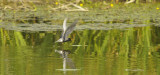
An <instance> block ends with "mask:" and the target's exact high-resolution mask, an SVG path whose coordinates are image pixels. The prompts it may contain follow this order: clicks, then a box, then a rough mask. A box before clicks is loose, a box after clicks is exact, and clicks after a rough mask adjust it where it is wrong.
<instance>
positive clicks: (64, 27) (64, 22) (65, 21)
mask: <svg viewBox="0 0 160 75" xmlns="http://www.w3.org/2000/svg"><path fill="white" fill-rule="evenodd" d="M66 24H67V18H65V19H64V21H63V31H66V29H67V26H66Z"/></svg>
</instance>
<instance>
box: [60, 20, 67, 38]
mask: <svg viewBox="0 0 160 75" xmlns="http://www.w3.org/2000/svg"><path fill="white" fill-rule="evenodd" d="M66 24H67V18H65V19H64V21H63V30H62V33H61V37H60V38H62V39H63V37H64V34H65V32H66V29H67V26H66Z"/></svg>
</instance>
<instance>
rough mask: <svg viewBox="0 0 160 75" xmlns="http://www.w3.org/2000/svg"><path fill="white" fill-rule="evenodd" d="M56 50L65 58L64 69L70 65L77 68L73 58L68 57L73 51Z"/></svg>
mask: <svg viewBox="0 0 160 75" xmlns="http://www.w3.org/2000/svg"><path fill="white" fill-rule="evenodd" d="M55 52H57V53H59V54H60V55H61V56H62V58H63V70H66V66H67V65H68V66H69V67H70V68H71V69H75V68H76V67H75V65H74V63H73V61H72V59H70V58H68V54H70V53H71V52H70V51H69V50H55Z"/></svg>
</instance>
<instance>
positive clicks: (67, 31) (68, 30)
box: [56, 18, 78, 42]
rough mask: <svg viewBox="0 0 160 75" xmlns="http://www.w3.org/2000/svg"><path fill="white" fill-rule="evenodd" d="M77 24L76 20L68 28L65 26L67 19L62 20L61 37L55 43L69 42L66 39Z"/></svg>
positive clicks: (68, 39)
mask: <svg viewBox="0 0 160 75" xmlns="http://www.w3.org/2000/svg"><path fill="white" fill-rule="evenodd" d="M77 22H78V19H76V20H75V21H74V22H73V23H72V24H71V25H70V26H69V27H68V28H67V26H66V24H67V18H65V19H64V21H63V32H62V34H61V37H60V39H59V40H57V41H56V42H67V41H71V39H70V38H68V35H69V34H71V33H72V31H73V30H74V28H75V26H76V24H77Z"/></svg>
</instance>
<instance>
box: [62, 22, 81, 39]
mask: <svg viewBox="0 0 160 75" xmlns="http://www.w3.org/2000/svg"><path fill="white" fill-rule="evenodd" d="M77 22H78V19H77V20H75V21H74V22H73V23H72V24H71V25H70V26H69V27H68V28H67V29H66V31H65V33H64V39H65V40H67V36H68V35H69V34H71V33H72V31H73V30H74V28H75V26H76V24H77Z"/></svg>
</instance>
